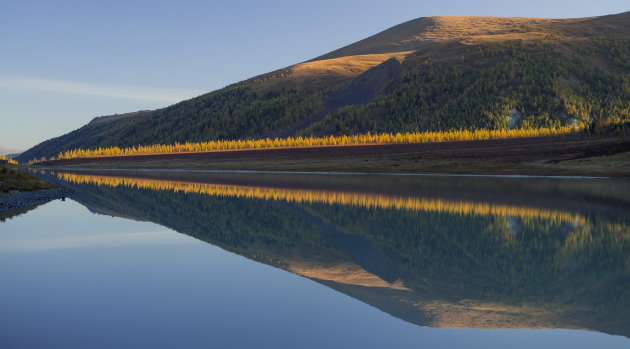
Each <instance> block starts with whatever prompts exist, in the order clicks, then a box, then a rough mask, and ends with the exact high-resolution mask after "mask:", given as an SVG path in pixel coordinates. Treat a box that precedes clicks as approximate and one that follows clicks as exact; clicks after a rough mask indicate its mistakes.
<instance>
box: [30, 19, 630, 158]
mask: <svg viewBox="0 0 630 349" xmlns="http://www.w3.org/2000/svg"><path fill="white" fill-rule="evenodd" d="M629 23H630V12H625V13H622V14H617V15H609V16H602V17H586V18H576V19H547V18H515V17H467V16H453V17H446V16H440V17H421V18H418V19H414V20H411V21H407V22H405V23H402V24H399V25H397V26H394V27H392V28H389V29H386V30H384V31H382V32H380V33H377V34H375V35H373V36H370V37H368V38H366V39H364V40H360V41H358V42H356V43H353V44H350V45H347V46H345V47H342V48H340V49H338V50H334V51H331V52H329V53H327V54H324V55H321V56H319V57H316V58H314V59H312V60H309V61H306V62H302V63H298V64H295V65H292V66H289V67H286V68H283V69H279V70H276V71H273V72H270V73H267V74H262V75H259V76H256V77H253V78H251V79H248V80H244V81H241V82H239V83H235V84H232V85H229V86H227V87H225V88H223V89H220V90H216V91H213V92H210V93H207V94H204V95H201V96H199V97H196V98H192V99H190V100H187V101H182V102H179V103H177V104H174V105H172V106H169V107H166V108H162V109H158V110H154V111H149V112H144V111H143V112H142V113H139V114H136V113H129V114H131V117H107V118H105V119H98V120H99V121H100V122H98V123H94V122H92V123H89V124H87V125H85V126H83V127H81V128H79V129H77V130H75V131H72V132H70V133H68V134H66V135H62V136H59V137H55V138H52V139H49V140H47V141H45V142H43V143H40V144H39V145H37V146H35V147H33V148H31V149H29V150H28V151H26V152H25V153H24V154H22V155H21V157H20V158H19V160H20V161H28V160H30V159H33V158H39V157H42V156H45V157H51V156H55V155H57V153H59V152H61V151H65V150H68V149H73V148H94V147H105V146H132V145H138V144H142V145H146V144H155V143H175V142H186V141H206V140H213V139H228V138H230V139H243V138H260V137H266V136H276V135H296V134H297V135H299V134H316V135H326V134H349V133H361V132H397V131H409V130H412V131H413V130H420V131H424V130H449V129H461V128H464V129H477V128H490V129H497V128H505V127H507V118H508V116H509V115H510V110H512V109H515V110H517V111H518V112H519V113H521V114H522V115H523V118H522V120H520V121H519V122H518V123H517V124H516V127H539V126H553V125H559V124H562V123H566V122H567V120H568V119H569V118H571V119H573V120H574V121H576V122H578V123H582V124H584V125H595V124H596V123H599V124H602V125H606V124H610V123H617V122H620V121H624V120H628V119H630V105H629V104H630V102H628V100H630V98H628V96H630V89H629V88H628V87H627V86H628V79H629V77H630V64H628V63H627V61H628V60H627V59H628V57H630V44H629V42H630V25H629ZM393 58H394V59H396V60H398V61H399V62H400V63H401V68H402V69H401V70H402V72H401V74H400V75H401V76H402V78H400V80H399V81H400V83H394V84H392V83H390V81H389V80H388V81H380V82H379V83H378V84H376V85H375V86H372V87H373V89H372V90H373V91H372V93H368V94H366V95H365V96H366V98H360V99H356V100H353V99H352V98H351V97H352V96H348V97H347V98H346V99H343V100H341V101H337V103H331V102H330V101H331V100H334V99H335V96H339V95H343V93H342V92H343V91H344V90H346V91H347V89H348V88H349V87H350V86H351V85H352V84H353V83H354V85H355V87H356V85H360V81H361V79H360V77H361V75H362V74H364V73H366V72H367V71H369V70H370V69H373V68H375V67H377V66H380V65H382V64H384V63H385V62H387V61H389V60H391V59H393ZM519 69H520V70H519ZM392 78H394V77H392ZM541 78H543V79H541ZM357 79H358V80H357ZM396 79H398V78H396ZM365 80H366V81H367V80H369V79H365ZM537 80H541V81H537ZM364 87H367V88H366V89H367V90H369V89H370V86H369V84H368V85H365V86H364ZM340 91H341V92H340ZM374 91H375V92H374ZM608 97H610V98H609V100H610V101H609V100H606V98H608ZM440 98H442V99H443V100H442V101H439V99H440ZM458 98H459V99H460V100H457V99H458ZM611 103H613V104H614V105H613V106H611V107H606V105H608V104H611ZM121 115H127V114H121ZM322 116H323V117H322Z"/></svg>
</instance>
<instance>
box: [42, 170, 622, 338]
mask: <svg viewBox="0 0 630 349" xmlns="http://www.w3.org/2000/svg"><path fill="white" fill-rule="evenodd" d="M40 175H41V176H43V177H45V178H46V179H48V180H56V181H58V182H59V183H60V184H61V185H64V186H67V187H71V188H73V189H74V190H75V194H74V195H73V197H72V198H73V199H75V200H77V201H79V202H80V203H82V204H83V205H85V206H86V207H88V208H89V209H90V210H92V211H93V212H97V213H102V214H108V215H113V216H120V217H125V218H131V219H136V220H143V221H151V222H155V223H158V224H161V225H164V226H166V227H168V228H171V229H174V230H176V231H178V232H180V233H183V234H187V235H190V236H193V237H195V238H197V239H200V240H203V241H206V242H208V243H211V244H213V245H217V246H220V247H222V248H224V249H226V250H228V251H231V252H234V253H237V254H240V255H243V256H245V257H247V258H250V259H253V260H256V261H259V262H261V263H265V264H268V265H272V266H275V267H279V268H282V269H285V270H287V271H290V272H292V273H295V274H299V275H302V276H304V277H307V278H310V279H312V280H314V281H316V282H319V283H322V284H324V285H327V286H328V287H330V288H332V289H335V290H337V291H339V292H343V293H345V294H347V295H350V296H351V297H354V298H356V299H358V300H361V301H363V302H365V303H367V304H370V305H372V306H374V307H377V308H379V309H381V310H383V311H385V312H387V313H390V314H392V315H393V316H396V317H399V318H401V319H404V320H406V321H408V322H411V323H415V324H418V325H422V326H432V327H451V328H571V329H589V330H596V331H600V332H605V333H611V334H618V335H624V336H626V337H628V336H630V320H629V319H630V311H629V309H630V291H628V290H630V287H629V286H630V243H629V241H630V229H629V227H630V225H629V220H630V201H628V200H630V199H629V198H630V192H629V191H630V189H629V188H628V187H629V186H628V183H627V181H623V180H595V179H539V178H530V179H522V178H521V179H514V178H512V179H509V178H507V179H500V178H493V179H488V178H453V177H450V178H444V177H405V176H316V175H310V176H308V175H278V174H276V175H274V174H221V173H214V174H209V173H188V174H187V173H172V172H171V173H159V172H120V173H119V172H108V173H105V174H103V173H88V172H84V171H82V172H80V173H70V172H56V173H44V174H40Z"/></svg>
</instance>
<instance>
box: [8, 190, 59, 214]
mask: <svg viewBox="0 0 630 349" xmlns="http://www.w3.org/2000/svg"><path fill="white" fill-rule="evenodd" d="M71 193H72V191H71V190H69V189H64V188H61V189H49V190H36V191H17V190H12V191H10V192H9V193H7V194H0V213H4V212H7V211H12V210H17V209H21V208H25V207H29V206H33V205H37V204H41V203H44V202H47V201H51V200H56V199H61V198H65V197H68V196H69V195H70V194H71Z"/></svg>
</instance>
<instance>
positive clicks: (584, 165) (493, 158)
mask: <svg viewBox="0 0 630 349" xmlns="http://www.w3.org/2000/svg"><path fill="white" fill-rule="evenodd" d="M30 168H32V169H38V168H42V169H43V168H66V169H70V168H81V169H125V170H140V169H141V170H144V171H149V170H180V171H181V170H190V171H225V172H228V171H232V172H237V171H240V172H249V171H251V172H254V171H256V172H261V173H265V172H283V173H300V172H304V173H316V172H317V173H369V174H384V173H386V174H401V175H409V174H414V175H452V176H455V175H457V176H460V175H462V176H571V177H573V176H577V177H626V178H627V177H630V137H610V136H584V135H575V136H566V135H565V136H558V137H526V138H512V139H500V140H487V141H460V142H442V143H411V144H388V145H353V146H327V147H306V148H282V149H257V150H237V151H221V152H199V153H169V154H153V155H132V156H115V157H95V158H76V159H66V160H53V161H45V162H42V163H39V164H37V165H34V166H31V167H30Z"/></svg>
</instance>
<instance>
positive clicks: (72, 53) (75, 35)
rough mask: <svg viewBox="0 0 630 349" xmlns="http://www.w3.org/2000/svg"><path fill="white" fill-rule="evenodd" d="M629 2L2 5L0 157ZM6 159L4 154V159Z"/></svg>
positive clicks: (22, 0)
mask: <svg viewBox="0 0 630 349" xmlns="http://www.w3.org/2000/svg"><path fill="white" fill-rule="evenodd" d="M629 10H630V5H628V3H627V0H624V1H617V0H613V1H605V0H602V1H597V2H586V3H583V2H575V1H540V0H531V1H520V2H511V1H490V0H489V1H475V2H472V1H449V0H442V1H431V2H424V1H410V0H400V1H398V0H388V1H361V2H358V1H345V0H337V1H328V0H321V1H311V2H298V1H262V2H259V1H238V0H236V1H230V2H227V1H216V2H215V1H159V0H155V1H132V0H129V1H107V2H105V1H102V2H96V1H28V0H6V1H2V2H0V125H1V126H0V147H3V148H9V149H27V148H29V147H31V146H33V145H35V144H37V143H39V142H41V141H44V140H46V139H48V138H51V137H55V136H59V135H61V134H63V133H66V132H69V131H71V130H73V129H76V128H78V127H80V126H82V125H84V124H85V123H87V122H88V121H90V120H91V119H92V118H94V117H96V116H100V115H110V114H115V113H125V112H130V111H137V110H142V109H155V108H160V107H164V106H167V105H170V104H172V103H174V102H177V101H179V100H183V99H187V98H190V97H194V96H196V95H199V94H201V93H204V92H209V91H212V90H215V89H217V88H221V87H223V86H225V85H228V84H230V83H233V82H237V81H240V80H243V79H246V78H248V77H252V76H255V75H258V74H262V73H265V72H268V71H271V70H275V69H278V68H282V67H285V66H288V65H291V64H295V63H298V62H301V61H305V60H308V59H310V58H313V57H316V56H319V55H321V54H324V53H326V52H329V51H332V50H334V49H337V48H339V47H342V46H344V45H347V44H350V43H352V42H354V41H357V40H360V39H363V38H365V37H367V36H369V35H372V34H375V33H377V32H379V31H381V30H384V29H387V28H389V27H391V26H394V25H396V24H399V23H402V22H404V21H407V20H410V19H413V18H418V17H422V16H434V15H490V16H523V17H556V18H558V17H585V16H596V15H604V14H612V13H619V12H624V11H629ZM0 152H2V150H0Z"/></svg>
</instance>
